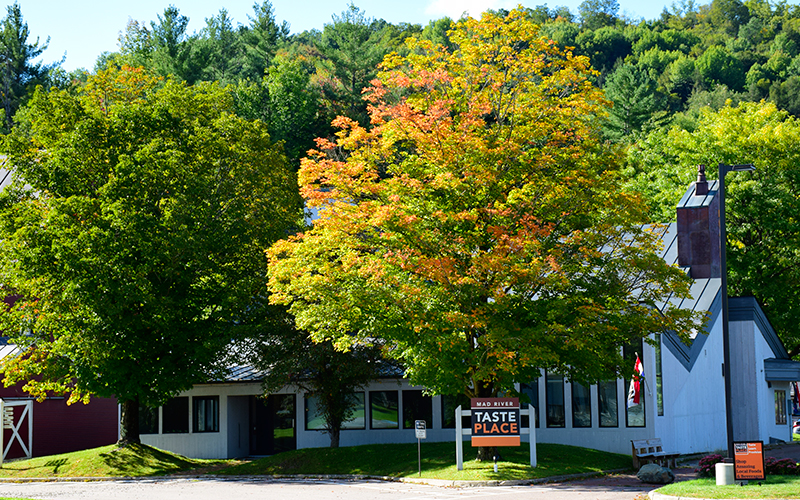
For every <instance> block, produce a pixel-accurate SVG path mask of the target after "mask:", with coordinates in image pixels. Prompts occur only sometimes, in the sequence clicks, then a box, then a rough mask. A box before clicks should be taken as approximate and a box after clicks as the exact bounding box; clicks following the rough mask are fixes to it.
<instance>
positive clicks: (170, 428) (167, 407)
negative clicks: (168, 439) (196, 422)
mask: <svg viewBox="0 0 800 500" xmlns="http://www.w3.org/2000/svg"><path fill="white" fill-rule="evenodd" d="M176 407H177V408H176ZM176 412H177V414H176ZM180 413H183V417H181V415H180ZM184 419H185V424H186V427H185V429H186V430H183V429H184V427H180V428H177V427H176V426H174V424H176V423H178V422H179V421H180V423H181V424H183V423H184ZM190 429H191V414H190V412H189V396H178V397H174V398H172V399H170V400H169V401H167V402H166V404H164V406H162V407H161V433H162V434H189V430H190Z"/></svg>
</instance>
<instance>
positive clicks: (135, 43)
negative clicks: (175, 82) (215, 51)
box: [115, 5, 209, 84]
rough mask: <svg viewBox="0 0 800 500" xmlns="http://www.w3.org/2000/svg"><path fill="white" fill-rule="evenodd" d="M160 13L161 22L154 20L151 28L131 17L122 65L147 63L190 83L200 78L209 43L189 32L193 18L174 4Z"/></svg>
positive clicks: (123, 39) (121, 43) (121, 42)
mask: <svg viewBox="0 0 800 500" xmlns="http://www.w3.org/2000/svg"><path fill="white" fill-rule="evenodd" d="M157 17H158V22H155V21H151V22H150V28H148V27H147V26H146V25H145V24H144V23H141V22H139V21H135V20H129V21H128V24H127V26H126V28H125V32H124V33H121V34H120V37H119V46H120V55H121V56H122V57H121V59H120V60H119V63H120V64H119V65H128V66H132V67H137V66H143V67H146V68H149V69H151V70H152V71H154V72H155V73H156V74H158V75H161V76H163V77H167V76H172V77H175V78H179V79H181V80H184V81H186V82H188V83H190V84H191V83H194V82H196V81H198V80H200V79H201V78H202V76H203V75H202V73H203V70H204V68H206V66H207V65H208V59H209V54H208V52H209V47H208V44H201V43H197V42H198V38H197V37H196V36H190V35H189V34H187V33H186V29H187V27H188V26H189V18H188V17H186V16H184V15H182V14H181V13H180V10H178V8H177V7H175V6H174V5H170V6H169V7H167V8H166V9H164V14H163V16H162V15H161V14H159V15H158V16H157ZM115 62H116V61H115Z"/></svg>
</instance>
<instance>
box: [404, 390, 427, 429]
mask: <svg viewBox="0 0 800 500" xmlns="http://www.w3.org/2000/svg"><path fill="white" fill-rule="evenodd" d="M417 420H424V421H425V427H426V428H428V429H431V428H432V427H433V398H431V397H430V396H425V395H423V394H422V391H418V390H409V391H403V429H413V428H414V422H415V421H417Z"/></svg>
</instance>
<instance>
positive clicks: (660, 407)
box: [656, 333, 664, 417]
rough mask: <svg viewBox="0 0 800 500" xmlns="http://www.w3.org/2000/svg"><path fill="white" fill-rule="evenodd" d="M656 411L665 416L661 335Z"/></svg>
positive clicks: (659, 336)
mask: <svg viewBox="0 0 800 500" xmlns="http://www.w3.org/2000/svg"><path fill="white" fill-rule="evenodd" d="M656 410H657V411H658V416H659V417H663V416H664V377H663V372H662V369H661V334H660V333H659V334H656Z"/></svg>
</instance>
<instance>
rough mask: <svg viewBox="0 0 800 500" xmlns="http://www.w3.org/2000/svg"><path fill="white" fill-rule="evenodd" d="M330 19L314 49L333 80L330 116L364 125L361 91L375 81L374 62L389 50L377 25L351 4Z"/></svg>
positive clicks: (364, 104) (375, 64) (364, 112)
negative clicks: (327, 63) (338, 116)
mask: <svg viewBox="0 0 800 500" xmlns="http://www.w3.org/2000/svg"><path fill="white" fill-rule="evenodd" d="M332 18H333V22H332V23H329V24H326V25H325V28H324V29H323V31H322V34H321V37H320V39H319V45H318V50H319V51H320V53H321V54H322V56H323V57H324V58H325V59H326V60H327V61H329V63H330V69H329V70H330V72H331V74H332V76H333V77H334V79H335V86H334V87H333V88H332V90H333V95H331V96H330V102H331V103H332V105H333V108H334V109H333V110H332V112H333V116H336V115H344V116H348V117H350V118H353V119H355V120H357V121H359V122H360V123H362V124H364V125H365V124H366V123H367V105H366V102H364V100H363V98H362V91H363V90H364V89H365V88H366V87H367V86H368V85H369V82H370V81H371V80H372V79H373V78H375V74H376V72H377V67H378V63H379V62H380V61H381V59H383V56H384V55H386V54H387V53H389V51H390V50H391V48H392V47H391V45H389V44H387V43H386V40H384V38H383V33H382V31H381V30H380V29H379V28H380V27H381V23H380V22H376V21H375V20H374V19H371V18H368V17H367V16H366V14H365V13H364V11H362V10H361V9H359V8H358V7H356V6H355V5H353V4H350V6H349V7H348V9H347V10H346V11H344V12H342V13H341V14H340V15H333V16H332Z"/></svg>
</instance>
